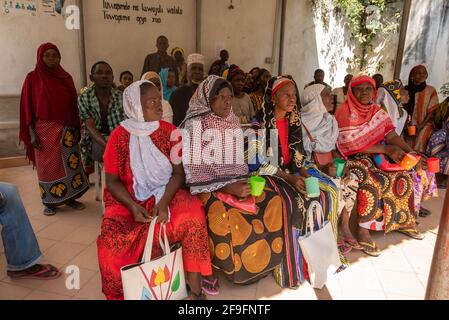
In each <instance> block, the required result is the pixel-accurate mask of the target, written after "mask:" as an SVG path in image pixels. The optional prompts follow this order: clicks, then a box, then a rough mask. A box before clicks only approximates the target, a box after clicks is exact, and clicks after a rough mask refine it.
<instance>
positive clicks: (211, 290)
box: [202, 279, 220, 296]
mask: <svg viewBox="0 0 449 320" xmlns="http://www.w3.org/2000/svg"><path fill="white" fill-rule="evenodd" d="M203 283H205V284H207V285H209V286H211V287H212V288H209V287H206V286H204V285H203V286H202V289H203V292H204V293H205V294H207V295H209V296H218V295H219V294H220V291H219V290H218V289H219V286H218V279H215V280H214V281H209V280H206V279H203Z"/></svg>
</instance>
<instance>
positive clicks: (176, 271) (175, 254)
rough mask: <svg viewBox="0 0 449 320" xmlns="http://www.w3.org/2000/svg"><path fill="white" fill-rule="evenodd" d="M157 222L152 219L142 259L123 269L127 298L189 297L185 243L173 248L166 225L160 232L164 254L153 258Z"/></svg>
mask: <svg viewBox="0 0 449 320" xmlns="http://www.w3.org/2000/svg"><path fill="white" fill-rule="evenodd" d="M156 223H157V219H153V221H152V222H151V224H150V230H149V231H148V237H147V241H146V244H145V250H144V253H143V257H142V261H141V262H140V263H137V264H132V265H128V266H125V267H123V268H121V270H120V271H121V276H122V283H123V293H124V297H125V300H182V299H185V298H186V297H187V286H186V281H185V275H184V265H183V259H182V247H181V246H178V247H175V249H174V250H173V251H172V250H171V249H170V244H169V242H168V238H167V232H166V228H165V225H161V226H160V232H159V243H160V244H161V248H162V251H163V255H162V256H161V257H159V258H156V259H154V260H151V252H152V248H153V237H154V229H155V227H156ZM162 234H163V239H162Z"/></svg>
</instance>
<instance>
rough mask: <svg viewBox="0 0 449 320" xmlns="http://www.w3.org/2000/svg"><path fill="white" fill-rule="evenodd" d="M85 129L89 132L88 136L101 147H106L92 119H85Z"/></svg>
mask: <svg viewBox="0 0 449 320" xmlns="http://www.w3.org/2000/svg"><path fill="white" fill-rule="evenodd" d="M85 123H86V128H87V131H89V134H90V136H91V137H92V138H93V139H94V140H95V141H96V142H97V143H98V144H99V145H101V146H103V147H106V140H105V139H104V137H103V135H102V134H101V133H100V131H98V129H97V127H96V125H95V120H94V119H86V121H85Z"/></svg>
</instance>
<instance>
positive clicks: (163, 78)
mask: <svg viewBox="0 0 449 320" xmlns="http://www.w3.org/2000/svg"><path fill="white" fill-rule="evenodd" d="M169 72H170V69H168V68H163V69H161V72H160V73H159V75H160V79H161V85H162V92H163V95H164V100H165V101H170V98H171V95H172V94H173V92H175V91H176V89H177V87H176V86H172V87H170V88H169V87H168V86H167V82H168V74H169Z"/></svg>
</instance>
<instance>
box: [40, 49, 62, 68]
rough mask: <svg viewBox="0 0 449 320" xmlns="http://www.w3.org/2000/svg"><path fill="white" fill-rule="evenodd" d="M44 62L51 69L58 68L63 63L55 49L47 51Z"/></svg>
mask: <svg viewBox="0 0 449 320" xmlns="http://www.w3.org/2000/svg"><path fill="white" fill-rule="evenodd" d="M42 60H43V61H44V63H45V65H46V66H47V67H49V68H57V67H58V66H59V63H60V62H61V57H60V56H59V54H58V51H56V50H55V49H48V50H45V52H44V54H43V56H42Z"/></svg>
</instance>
